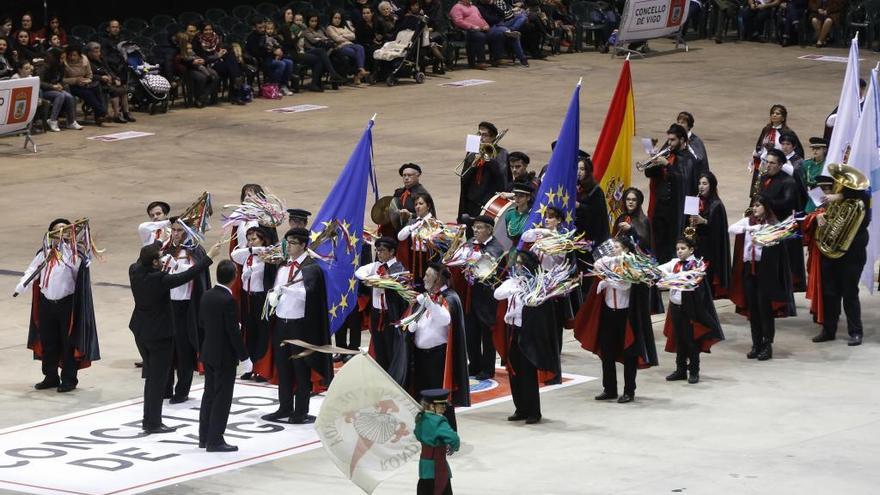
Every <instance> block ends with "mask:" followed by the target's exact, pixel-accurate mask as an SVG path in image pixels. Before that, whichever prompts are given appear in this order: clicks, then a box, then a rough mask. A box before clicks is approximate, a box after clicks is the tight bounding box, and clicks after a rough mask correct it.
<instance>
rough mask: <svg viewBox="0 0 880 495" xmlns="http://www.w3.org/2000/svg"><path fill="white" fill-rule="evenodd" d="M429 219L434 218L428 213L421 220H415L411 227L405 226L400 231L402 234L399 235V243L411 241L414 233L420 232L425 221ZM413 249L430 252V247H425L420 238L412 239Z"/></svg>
mask: <svg viewBox="0 0 880 495" xmlns="http://www.w3.org/2000/svg"><path fill="white" fill-rule="evenodd" d="M429 218H434V217H433V216H431V214H430V213H428V214H427V215H425V216H423V217H421V218H417V219H415V220H413V222H411V223H410V224H409V225H406V226H404V227H403V228H402V229H400V232H398V233H397V240H398V241H405V240H407V239H409V238H410V237H412V234H413V232H415V231H417V230H419V229H420V228H421V227H422V225H423V224H424V223H425V220H428V219H429ZM412 248H413V250H415V251H427V250H428V247H427V246H426V245H425V242H424V241H423V240H422V239H420V238H418V237H413V238H412Z"/></svg>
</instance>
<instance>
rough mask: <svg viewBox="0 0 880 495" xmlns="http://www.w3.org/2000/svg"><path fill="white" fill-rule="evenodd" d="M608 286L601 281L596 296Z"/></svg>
mask: <svg viewBox="0 0 880 495" xmlns="http://www.w3.org/2000/svg"><path fill="white" fill-rule="evenodd" d="M607 286H608V283H607V282H606V281H604V280H600V281H599V285H597V286H596V294H601V293H602V291H603V290H605V287H607Z"/></svg>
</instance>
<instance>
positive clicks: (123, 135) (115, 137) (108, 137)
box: [86, 131, 156, 143]
mask: <svg viewBox="0 0 880 495" xmlns="http://www.w3.org/2000/svg"><path fill="white" fill-rule="evenodd" d="M155 135H156V133H154V132H140V131H124V132H114V133H113V134H103V135H101V136H92V137H90V138H86V139H91V140H92V141H104V142H107V143H109V142H113V141H124V140H126V139H134V138H139V137H144V136H155Z"/></svg>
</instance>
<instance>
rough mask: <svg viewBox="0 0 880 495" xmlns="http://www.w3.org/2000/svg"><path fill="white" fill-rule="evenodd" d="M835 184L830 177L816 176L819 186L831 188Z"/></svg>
mask: <svg viewBox="0 0 880 495" xmlns="http://www.w3.org/2000/svg"><path fill="white" fill-rule="evenodd" d="M832 184H834V179H832V178H831V177H828V176H827V175H817V176H816V185H817V186H830V185H832Z"/></svg>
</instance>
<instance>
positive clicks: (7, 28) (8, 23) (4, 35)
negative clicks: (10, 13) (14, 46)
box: [0, 17, 12, 43]
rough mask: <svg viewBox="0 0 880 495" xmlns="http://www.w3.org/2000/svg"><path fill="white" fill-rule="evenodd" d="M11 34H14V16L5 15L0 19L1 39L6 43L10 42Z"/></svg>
mask: <svg viewBox="0 0 880 495" xmlns="http://www.w3.org/2000/svg"><path fill="white" fill-rule="evenodd" d="M10 36H12V18H11V17H4V18H3V20H2V21H0V39H4V40H6V43H9V37H10Z"/></svg>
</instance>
